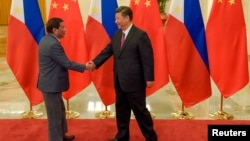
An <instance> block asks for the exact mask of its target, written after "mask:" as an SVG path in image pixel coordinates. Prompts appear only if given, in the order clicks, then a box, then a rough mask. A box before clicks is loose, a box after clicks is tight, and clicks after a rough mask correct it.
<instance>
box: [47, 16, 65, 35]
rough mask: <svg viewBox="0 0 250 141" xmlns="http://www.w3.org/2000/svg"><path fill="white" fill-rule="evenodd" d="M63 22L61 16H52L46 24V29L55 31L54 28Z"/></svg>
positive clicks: (51, 31)
mask: <svg viewBox="0 0 250 141" xmlns="http://www.w3.org/2000/svg"><path fill="white" fill-rule="evenodd" d="M61 22H63V20H62V19H61V18H51V19H49V20H48V22H47V24H46V31H47V33H53V28H57V29H58V28H59V27H60V23H61Z"/></svg>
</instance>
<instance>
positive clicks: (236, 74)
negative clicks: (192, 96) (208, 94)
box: [206, 0, 249, 98]
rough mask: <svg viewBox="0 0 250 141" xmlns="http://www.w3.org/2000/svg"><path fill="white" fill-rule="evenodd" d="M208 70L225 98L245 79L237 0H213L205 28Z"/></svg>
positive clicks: (243, 33)
mask: <svg viewBox="0 0 250 141" xmlns="http://www.w3.org/2000/svg"><path fill="white" fill-rule="evenodd" d="M206 37H207V49H208V58H209V66H210V73H211V76H212V78H213V80H214V82H215V84H216V85H217V86H218V88H219V90H220V92H221V94H222V95H223V96H224V97H225V98H227V97H229V96H231V95H233V94H234V93H236V92H237V91H238V90H240V89H241V88H243V87H244V86H246V84H247V83H248V82H249V72H248V57H247V38H246V37H247V36H246V25H245V20H244V14H243V7H242V1H241V0H229V1H222V0H214V1H213V6H212V9H211V13H210V17H209V19H208V23H207V28H206Z"/></svg>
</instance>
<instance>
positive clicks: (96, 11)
mask: <svg viewBox="0 0 250 141" xmlns="http://www.w3.org/2000/svg"><path fill="white" fill-rule="evenodd" d="M91 13H93V14H98V13H99V9H98V7H96V6H94V7H93V8H92V9H91Z"/></svg>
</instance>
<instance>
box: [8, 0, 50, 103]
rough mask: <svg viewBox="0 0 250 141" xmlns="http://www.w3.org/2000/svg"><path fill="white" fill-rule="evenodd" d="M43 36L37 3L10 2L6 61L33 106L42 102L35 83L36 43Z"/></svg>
mask: <svg viewBox="0 0 250 141" xmlns="http://www.w3.org/2000/svg"><path fill="white" fill-rule="evenodd" d="M34 19H36V20H34ZM44 35H45V30H44V24H43V21H42V17H41V13H40V9H39V5H38V3H37V0H12V3H11V10H10V17H9V23H8V29H7V47H6V59H7V63H8V65H9V67H10V69H11V70H12V72H13V74H14V76H15V77H16V79H17V81H18V83H19V84H20V86H21V87H22V89H23V91H24V93H25V94H26V96H27V97H28V99H29V102H30V104H31V105H32V106H34V105H37V104H39V103H41V102H42V101H43V98H42V94H41V93H40V91H39V90H38V89H37V87H36V86H37V85H36V84H37V77H38V53H37V52H38V43H39V41H40V39H41V38H42V37H43V36H44Z"/></svg>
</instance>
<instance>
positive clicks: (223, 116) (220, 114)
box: [209, 111, 234, 120]
mask: <svg viewBox="0 0 250 141" xmlns="http://www.w3.org/2000/svg"><path fill="white" fill-rule="evenodd" d="M209 116H210V117H211V118H213V119H220V120H230V119H233V118H234V116H233V115H230V114H228V113H226V112H224V111H218V112H215V113H214V114H209Z"/></svg>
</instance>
